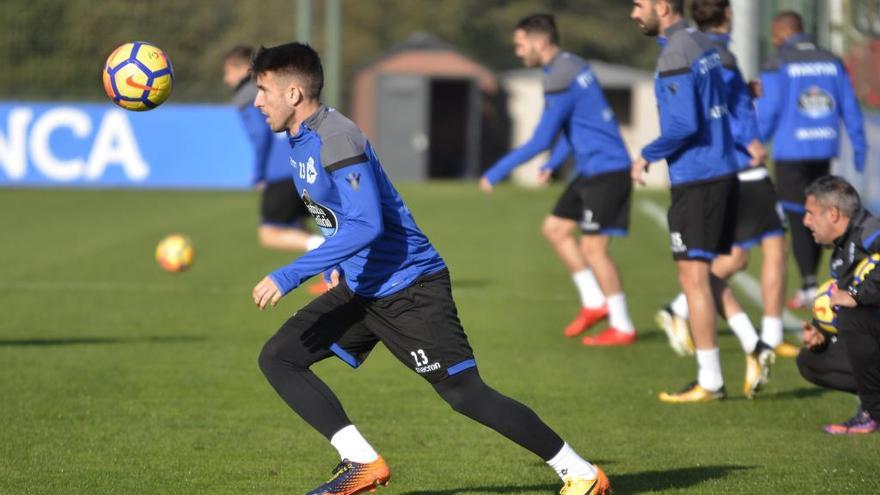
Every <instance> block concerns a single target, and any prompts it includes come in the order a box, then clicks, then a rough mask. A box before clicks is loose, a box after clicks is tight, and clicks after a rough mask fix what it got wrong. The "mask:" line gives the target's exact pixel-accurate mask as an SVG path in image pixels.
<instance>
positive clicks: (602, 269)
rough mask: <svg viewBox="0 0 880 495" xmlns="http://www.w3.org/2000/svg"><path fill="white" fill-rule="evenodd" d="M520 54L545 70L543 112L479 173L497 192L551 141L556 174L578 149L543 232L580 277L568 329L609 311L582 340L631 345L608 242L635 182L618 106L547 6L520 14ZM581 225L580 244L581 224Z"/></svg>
mask: <svg viewBox="0 0 880 495" xmlns="http://www.w3.org/2000/svg"><path fill="white" fill-rule="evenodd" d="M513 43H514V47H515V51H516V56H517V57H519V58H520V59H521V60H522V62H523V64H524V65H525V66H526V67H541V68H542V69H543V70H544V102H545V104H544V112H543V114H542V115H541V120H540V122H539V123H538V127H537V128H536V129H535V132H534V135H533V136H532V138H531V139H530V140H529V141H528V142H526V143H525V144H523V145H522V146H520V147H519V148H517V149H515V150H513V151H512V152H510V153H508V154H507V155H505V156H504V157H502V158H501V159H500V160H498V162H496V163H495V164H494V165H493V166H492V167H491V168H490V169H489V170H487V171H486V173H485V175H484V176H483V178H482V179H481V181H480V185H481V187H482V189H483V190H484V191H486V192H491V191H492V188H493V186H494V185H495V184H497V183H498V182H499V181H501V180H502V179H503V178H504V177H505V176H506V175H507V174H509V173H510V172H511V170H513V169H514V168H515V167H516V166H518V165H520V164H522V163H523V162H525V161H526V160H528V159H530V158H532V157H533V156H535V155H537V154H538V153H540V152H542V151H544V150H547V149H549V148H550V147H551V146H553V143H554V141H557V144H556V146H555V147H554V150H553V153H552V155H551V159H550V161H549V162H548V163H547V164H545V165H544V166H543V167H542V168H541V171H540V176H539V179H540V180H541V181H542V182H546V181H547V180H549V178H550V174H551V173H552V172H553V170H555V169H556V168H558V167H559V166H560V165H562V163H563V162H564V161H565V159H566V158H567V157H568V156H569V155H570V154H573V155H574V158H575V164H576V166H577V177H576V178H575V179H574V180H573V181H572V182H571V183H570V184H569V185H568V188H567V189H566V190H565V192H564V193H563V194H562V197H561V198H559V201H558V202H557V204H556V207H555V208H554V209H553V213H552V214H550V215H548V216H547V217H546V218H545V219H544V225H543V227H542V229H541V230H542V232H543V233H544V236H545V237H546V238H547V240H548V241H549V242H550V244H551V245H552V246H553V249H554V250H555V251H556V253H557V255H558V256H559V258H560V259H561V260H562V263H563V264H564V265H565V266H566V268H568V270H569V271H570V272H571V274H572V278H573V279H574V283H575V286H576V287H577V289H578V292H579V294H580V299H581V311H580V313H579V314H578V316H577V317H576V318H575V320H574V321H572V322H571V323H570V324H569V325H568V326H567V327H566V328H565V331H564V334H565V336H566V337H574V336H576V335H579V334H581V333H583V332H584V331H585V330H587V328H589V327H590V326H592V325H594V324H596V323H597V322H599V321H601V320H603V319H605V318H606V317H608V319H609V323H610V326H609V328H607V329H605V330H604V331H603V332H601V333H599V334H598V335H596V336H592V335H588V336H586V337H584V338H583V340H582V343H583V344H584V345H590V346H609V345H627V344H632V343H633V342H635V340H636V331H635V328H634V327H633V323H632V320H631V319H630V316H629V311H628V310H627V306H626V298H625V297H624V294H623V285H622V284H621V281H620V274H619V271H618V269H617V265H615V263H614V260H612V259H611V257H610V256H609V254H608V246H609V244H610V243H611V238H612V237H614V236H625V235H626V234H627V230H628V228H629V210H630V198H631V195H632V183H631V181H630V179H629V173H628V172H629V164H630V163H631V160H630V156H629V153H628V152H627V150H626V146H625V145H624V144H623V139H622V138H621V136H620V130H619V129H618V127H617V121H616V120H615V118H614V112H613V111H612V110H611V107H609V106H608V103H607V102H606V101H605V96H604V95H603V93H602V88H601V87H600V86H599V81H598V79H596V75H595V74H594V73H593V71H592V70H591V69H590V66H589V64H587V63H586V62H585V61H584V60H583V59H582V58H580V57H578V56H577V55H573V54H571V53H568V52H565V51H562V49H561V48H560V47H559V32H558V30H557V29H556V22H555V21H554V19H553V16H551V15H549V14H533V15H530V16H528V17H526V18H524V19H522V20H521V21H520V22H519V23H518V24H517V26H516V29H515V30H514V32H513ZM576 230H580V232H581V236H580V245H578V242H577V240H576V237H575V231H576Z"/></svg>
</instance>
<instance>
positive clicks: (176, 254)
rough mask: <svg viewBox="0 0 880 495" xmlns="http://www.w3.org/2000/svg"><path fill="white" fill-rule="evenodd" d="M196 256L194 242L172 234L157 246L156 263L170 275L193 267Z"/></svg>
mask: <svg viewBox="0 0 880 495" xmlns="http://www.w3.org/2000/svg"><path fill="white" fill-rule="evenodd" d="M195 256H196V252H195V249H193V245H192V241H190V240H189V238H188V237H186V236H182V235H180V234H171V235H169V236H167V237H165V238H164V239H162V240H161V241H159V244H158V245H157V246H156V262H157V263H159V266H160V267H162V269H163V270H165V271H166V272H169V273H179V272H182V271H184V270H186V269H187V268H189V267H190V266H192V264H193V261H194V260H195Z"/></svg>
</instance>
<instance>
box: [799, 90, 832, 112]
mask: <svg viewBox="0 0 880 495" xmlns="http://www.w3.org/2000/svg"><path fill="white" fill-rule="evenodd" d="M798 111H800V112H801V113H802V114H804V115H806V116H807V117H810V118H811V119H820V118H822V117H827V116H829V115H831V113H832V112H833V111H834V97H833V96H831V94H830V93H828V92H827V91H825V90H823V89H822V88H820V87H818V86H810V87H809V88H808V89H807V90H806V91H804V92H803V93H801V94H800V96H798Z"/></svg>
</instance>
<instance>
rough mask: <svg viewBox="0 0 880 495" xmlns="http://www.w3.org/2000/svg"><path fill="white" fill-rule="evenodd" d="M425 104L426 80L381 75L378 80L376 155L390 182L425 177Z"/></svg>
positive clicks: (426, 125)
mask: <svg viewBox="0 0 880 495" xmlns="http://www.w3.org/2000/svg"><path fill="white" fill-rule="evenodd" d="M429 105H430V86H429V81H428V78H427V77H425V76H420V75H411V74H384V75H382V76H381V77H380V78H379V86H378V105H377V107H378V108H377V112H376V127H375V128H376V139H377V140H378V142H377V143H376V153H377V154H378V155H379V160H380V161H381V162H382V167H383V168H384V169H385V171H386V172H387V173H388V176H389V177H390V178H391V179H392V180H395V181H400V180H404V181H406V180H410V181H421V180H426V179H427V178H428V150H429V148H430V144H431V143H430V142H429V135H430V130H429V128H428V126H429V118H428V117H429V116H428V109H429Z"/></svg>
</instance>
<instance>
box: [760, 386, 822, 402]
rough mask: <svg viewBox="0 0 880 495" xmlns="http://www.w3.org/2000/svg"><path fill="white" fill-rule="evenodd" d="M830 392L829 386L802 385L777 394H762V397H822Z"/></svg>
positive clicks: (783, 398) (777, 398)
mask: <svg viewBox="0 0 880 495" xmlns="http://www.w3.org/2000/svg"><path fill="white" fill-rule="evenodd" d="M828 392H830V390H828V389H827V388H820V387H802V388H796V389H794V390H784V391H782V392H778V393H775V394H761V397H766V398H768V399H776V400H787V399H806V398H809V397H820V396H822V395H825V394H827V393H828Z"/></svg>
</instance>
